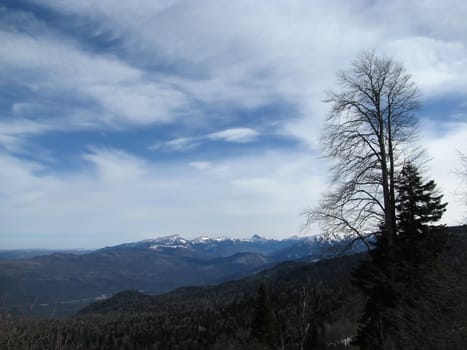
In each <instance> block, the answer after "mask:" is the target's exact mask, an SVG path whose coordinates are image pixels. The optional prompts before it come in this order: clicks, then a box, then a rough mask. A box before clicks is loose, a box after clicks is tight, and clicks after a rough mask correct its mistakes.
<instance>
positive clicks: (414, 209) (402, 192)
mask: <svg viewBox="0 0 467 350" xmlns="http://www.w3.org/2000/svg"><path fill="white" fill-rule="evenodd" d="M396 189H397V198H396V209H397V226H398V238H399V240H400V241H402V242H404V241H405V240H407V239H410V240H415V239H417V238H421V237H423V236H424V235H426V234H427V232H428V231H429V226H428V224H430V223H433V222H437V221H439V220H440V219H441V217H442V216H443V213H444V212H445V211H446V206H447V203H441V199H442V197H443V196H442V195H438V194H437V192H436V184H435V182H434V181H433V180H430V181H428V182H425V183H423V181H422V178H421V176H420V174H419V172H418V169H417V168H416V166H415V165H414V164H412V163H411V162H409V161H408V162H406V163H405V164H404V167H403V168H402V171H401V174H400V176H399V179H398V183H397V185H396Z"/></svg>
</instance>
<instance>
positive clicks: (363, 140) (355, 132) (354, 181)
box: [306, 51, 418, 247]
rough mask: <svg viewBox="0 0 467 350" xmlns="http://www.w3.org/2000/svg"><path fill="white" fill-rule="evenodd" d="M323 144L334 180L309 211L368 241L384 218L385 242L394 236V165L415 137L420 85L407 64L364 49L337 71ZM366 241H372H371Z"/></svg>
mask: <svg viewBox="0 0 467 350" xmlns="http://www.w3.org/2000/svg"><path fill="white" fill-rule="evenodd" d="M338 78H339V82H340V85H341V91H340V92H331V93H330V94H329V98H328V99H327V102H329V103H331V104H332V110H331V113H330V115H329V117H328V119H327V123H326V125H325V129H324V133H323V135H322V144H323V145H324V152H325V154H326V156H327V157H328V158H329V159H330V160H331V161H332V164H333V168H332V175H333V177H332V186H331V190H330V191H329V192H328V193H327V194H326V195H325V197H324V198H323V200H322V201H321V204H320V206H319V207H317V208H315V209H312V210H309V211H307V212H306V214H307V216H308V222H311V221H320V222H321V223H322V225H323V228H324V229H325V231H326V232H327V233H328V234H333V233H339V234H342V233H343V232H344V233H347V234H348V235H349V236H352V237H354V238H356V239H361V240H363V241H365V242H367V238H368V235H369V234H370V235H371V234H373V233H374V232H376V231H377V230H378V228H379V226H380V225H381V223H383V225H384V230H383V234H384V236H385V237H384V238H385V239H384V242H385V244H387V245H388V247H391V246H392V245H393V244H394V242H395V240H396V206H395V200H396V199H395V185H396V179H397V172H396V169H398V168H400V166H401V162H402V160H403V159H404V158H405V157H406V156H407V155H404V153H405V152H406V151H407V150H408V149H412V150H413V149H414V147H412V148H409V147H407V144H410V143H411V142H413V134H414V132H415V129H416V124H417V119H416V118H415V116H414V112H415V110H416V109H417V108H418V100H417V95H418V92H417V89H416V87H415V85H414V83H413V82H412V81H411V77H410V75H409V74H407V73H406V71H405V69H404V68H403V66H402V65H401V64H399V63H396V62H394V61H393V60H391V59H388V58H380V57H377V56H376V55H375V53H374V52H372V51H370V52H366V53H363V54H362V55H361V56H360V57H358V58H357V59H356V60H355V61H354V62H353V65H352V69H350V70H349V71H342V72H340V73H339V74H338ZM367 243H368V242H367Z"/></svg>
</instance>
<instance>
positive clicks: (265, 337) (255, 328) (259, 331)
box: [251, 284, 275, 344]
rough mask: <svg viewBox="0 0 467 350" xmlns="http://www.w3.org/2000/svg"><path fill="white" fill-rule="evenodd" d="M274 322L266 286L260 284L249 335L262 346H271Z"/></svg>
mask: <svg viewBox="0 0 467 350" xmlns="http://www.w3.org/2000/svg"><path fill="white" fill-rule="evenodd" d="M274 326H275V322H274V315H273V313H272V307H271V302H270V300H269V295H268V293H267V290H266V286H265V285H264V284H261V286H260V287H259V288H258V292H257V295H256V305H255V313H254V316H253V321H252V323H251V335H252V336H253V337H254V338H256V339H257V340H258V341H259V342H261V343H263V344H273V343H274V339H275V327H274Z"/></svg>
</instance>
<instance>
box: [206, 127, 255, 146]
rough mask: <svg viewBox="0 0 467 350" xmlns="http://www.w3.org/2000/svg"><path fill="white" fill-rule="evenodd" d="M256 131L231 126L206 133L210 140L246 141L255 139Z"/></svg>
mask: <svg viewBox="0 0 467 350" xmlns="http://www.w3.org/2000/svg"><path fill="white" fill-rule="evenodd" d="M258 135H259V134H258V132H257V131H256V130H253V129H249V128H232V129H226V130H222V131H217V132H213V133H210V134H208V135H207V137H208V138H209V139H211V140H223V141H226V142H235V143H247V142H252V141H255V140H256V139H257V137H258Z"/></svg>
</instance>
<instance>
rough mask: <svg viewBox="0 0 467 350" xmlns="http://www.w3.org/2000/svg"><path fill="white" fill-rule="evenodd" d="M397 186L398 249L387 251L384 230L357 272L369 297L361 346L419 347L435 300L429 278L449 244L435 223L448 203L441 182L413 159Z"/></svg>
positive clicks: (379, 348)
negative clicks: (426, 176) (426, 312)
mask: <svg viewBox="0 0 467 350" xmlns="http://www.w3.org/2000/svg"><path fill="white" fill-rule="evenodd" d="M396 189H397V197H396V209H397V239H396V242H395V245H394V248H393V250H392V251H391V252H387V250H386V249H384V246H385V244H384V237H385V235H384V232H383V233H381V234H380V235H378V236H377V240H376V247H375V249H374V250H373V251H372V252H371V253H370V257H371V259H370V260H369V261H368V262H365V263H363V264H362V265H361V266H359V268H357V269H356V271H355V273H354V282H355V284H356V285H357V286H358V287H359V288H360V289H361V290H362V291H363V292H364V294H365V295H367V297H368V302H367V305H366V309H365V312H364V315H363V317H362V319H361V326H360V328H359V332H358V335H357V338H356V343H357V344H358V345H359V346H360V348H361V349H375V350H383V349H402V348H403V349H411V348H413V349H417V348H418V347H417V346H418V345H419V344H418V345H417V341H418V340H417V338H419V337H420V336H422V333H421V332H420V328H421V327H420V325H421V323H422V322H421V321H422V320H420V317H419V316H420V312H421V309H422V308H424V309H426V308H427V305H428V304H429V303H431V302H432V299H430V300H429V298H428V297H427V296H428V295H429V293H426V291H427V290H429V285H428V284H429V283H427V281H428V280H429V279H428V278H427V276H428V275H429V274H430V273H431V271H432V270H433V269H434V266H435V259H436V257H437V255H438V254H439V252H440V250H441V247H442V246H443V245H442V242H441V241H440V240H439V239H437V237H436V235H435V234H434V233H435V230H433V227H432V226H430V225H429V224H430V223H433V222H436V221H438V220H440V219H441V217H442V215H443V213H444V211H445V210H446V205H447V204H446V203H442V202H441V200H442V195H438V194H437V192H436V184H435V182H434V181H432V180H431V181H427V182H423V180H422V178H421V176H420V174H419V172H418V169H417V168H416V167H415V165H413V164H412V163H410V162H406V163H405V165H404V167H403V169H402V171H401V173H400V176H399V178H398V183H397V187H396ZM384 227H385V225H381V230H382V231H384ZM430 298H431V297H430ZM428 308H429V307H428ZM417 327H418V329H417Z"/></svg>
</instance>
